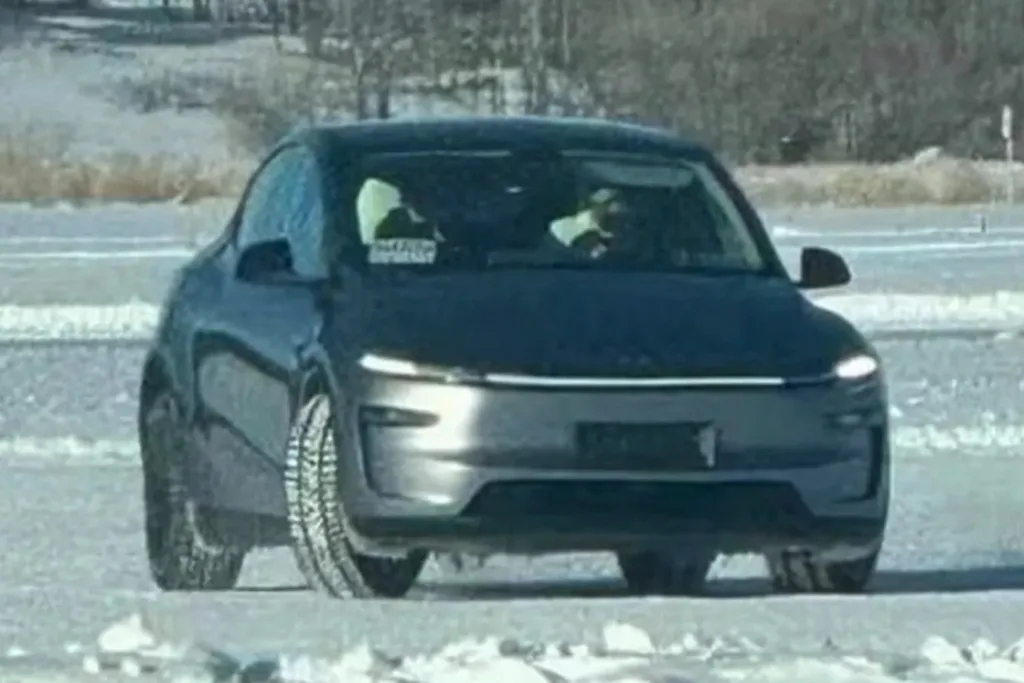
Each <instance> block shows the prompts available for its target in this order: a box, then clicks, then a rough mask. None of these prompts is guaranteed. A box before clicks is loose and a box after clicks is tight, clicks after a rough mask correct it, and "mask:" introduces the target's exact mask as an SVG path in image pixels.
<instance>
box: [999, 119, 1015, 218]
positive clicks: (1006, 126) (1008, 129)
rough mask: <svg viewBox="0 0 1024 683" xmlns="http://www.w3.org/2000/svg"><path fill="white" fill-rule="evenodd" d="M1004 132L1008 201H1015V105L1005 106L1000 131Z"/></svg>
mask: <svg viewBox="0 0 1024 683" xmlns="http://www.w3.org/2000/svg"><path fill="white" fill-rule="evenodd" d="M1000 132H1001V133H1002V134H1003V142H1005V143H1006V201H1007V203H1008V204H1013V203H1014V195H1015V194H1016V188H1015V187H1014V182H1013V107H1011V106H1010V105H1006V106H1004V107H1003V121H1002V128H1001V131H1000Z"/></svg>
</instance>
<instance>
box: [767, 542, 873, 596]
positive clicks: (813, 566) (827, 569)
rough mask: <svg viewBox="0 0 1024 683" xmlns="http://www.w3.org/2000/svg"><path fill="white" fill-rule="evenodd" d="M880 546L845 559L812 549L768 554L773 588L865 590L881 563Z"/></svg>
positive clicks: (787, 590)
mask: <svg viewBox="0 0 1024 683" xmlns="http://www.w3.org/2000/svg"><path fill="white" fill-rule="evenodd" d="M879 552H880V551H879V550H878V549H876V550H874V551H872V552H870V553H868V554H866V555H864V556H863V557H859V558H856V559H853V560H844V561H841V562H826V561H823V560H819V559H817V558H815V557H814V556H813V555H812V554H810V553H805V552H804V553H801V552H793V553H781V554H772V555H769V556H767V558H766V559H767V563H768V576H769V578H770V579H771V583H772V588H773V589H774V590H775V591H776V592H780V593H863V592H865V591H866V590H867V588H868V585H869V584H870V583H871V579H872V578H873V577H874V574H875V567H876V566H877V565H878V555H879Z"/></svg>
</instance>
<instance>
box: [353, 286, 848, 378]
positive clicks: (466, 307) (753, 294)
mask: <svg viewBox="0 0 1024 683" xmlns="http://www.w3.org/2000/svg"><path fill="white" fill-rule="evenodd" d="M356 298H357V300H358V301H359V302H360V303H359V304H357V305H356V308H355V310H350V311H349V313H354V314H355V315H356V316H357V317H358V318H360V320H358V321H354V322H357V328H356V329H360V330H362V331H363V334H364V338H363V340H362V341H363V343H362V348H363V350H364V351H371V352H374V353H377V354H381V355H387V356H393V357H397V358H402V359H405V360H411V361H415V362H420V363H424V364H430V365H437V366H444V367H458V368H465V369H467V370H473V371H487V372H506V373H522V374H534V375H544V376H604V377H609V376H610V377H645V376H666V375H686V376H705V377H709V376H716V377H722V376H727V377H742V376H771V377H793V376H800V375H808V374H816V373H822V372H827V371H828V370H829V369H830V368H831V366H832V364H833V363H834V362H835V361H836V360H837V359H838V357H839V354H840V353H841V352H842V351H843V350H844V347H849V346H850V345H851V344H852V343H855V339H856V338H857V335H856V332H854V331H853V329H852V327H850V326H849V324H847V323H846V322H845V321H843V320H842V319H840V318H838V317H836V316H834V315H831V314H829V313H827V312H825V311H822V310H820V309H818V308H816V307H814V306H813V305H812V304H811V303H810V302H808V301H807V300H806V299H805V298H804V297H803V295H802V294H801V293H800V292H799V291H798V290H797V289H796V288H795V287H794V286H793V285H792V284H791V283H789V282H788V281H785V280H782V279H777V278H764V277H757V276H722V275H716V276H707V275H689V274H636V273H607V272H603V273H602V272H580V271H569V272H555V273H551V272H546V273H537V272H497V273H482V274H481V273H473V274H461V275H433V276H429V277H421V278H415V279H414V280H411V281H408V282H405V283H402V284H394V283H389V284H381V283H378V284H375V285H372V286H370V287H368V288H367V290H366V291H365V292H363V295H362V296H359V297H356Z"/></svg>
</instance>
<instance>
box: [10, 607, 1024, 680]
mask: <svg viewBox="0 0 1024 683" xmlns="http://www.w3.org/2000/svg"><path fill="white" fill-rule="evenodd" d="M1021 650H1022V647H1021V645H1020V644H1019V643H1013V644H1010V645H1009V646H1005V647H1000V646H997V645H996V644H994V643H992V642H991V641H989V640H987V639H985V638H978V639H975V640H974V641H972V642H969V643H965V644H957V643H953V642H950V641H949V640H946V639H944V638H942V637H940V636H930V637H928V638H926V639H925V640H924V641H923V642H922V643H921V645H920V646H919V647H918V648H917V650H916V651H910V652H886V651H868V652H851V651H847V650H844V649H842V648H840V647H838V646H837V645H835V644H834V643H831V642H830V641H828V640H825V641H823V643H822V645H821V647H820V648H819V650H818V651H816V652H799V651H794V652H788V653H772V652H768V651H766V650H765V648H764V647H762V646H761V645H760V644H758V643H756V642H754V641H752V640H750V639H747V638H744V637H742V636H737V635H733V636H728V637H710V636H707V635H703V634H700V633H698V632H687V631H686V630H685V629H681V630H680V635H679V637H678V638H677V639H676V640H675V641H674V642H669V643H656V642H654V640H653V639H652V638H651V636H650V635H649V634H647V633H646V632H645V631H644V630H643V629H641V628H639V627H637V626H634V625H632V624H629V623H624V622H619V621H612V622H608V623H606V624H604V625H603V626H602V627H601V628H600V635H599V636H597V637H596V638H594V639H593V640H592V642H577V643H566V642H549V643H538V642H526V641H520V640H516V639H511V638H499V637H497V636H477V637H474V638H468V639H465V640H460V641H455V642H452V643H449V644H448V645H446V646H444V647H442V648H440V649H439V650H437V651H435V652H432V653H425V654H416V655H405V656H402V655H395V654H390V653H386V652H383V651H381V650H378V649H376V648H374V647H373V645H372V644H371V642H370V641H368V640H367V641H364V642H363V643H361V644H360V645H358V646H356V647H354V648H351V649H349V650H347V651H342V652H338V653H337V654H336V655H334V656H331V657H322V656H311V655H301V654H298V655H297V654H292V653H287V652H281V653H277V654H274V655H262V656H254V655H252V654H245V653H232V652H227V651H225V650H223V649H218V648H213V647H210V646H207V645H205V644H203V643H199V642H188V641H182V642H172V641H169V640H166V639H163V638H161V637H160V636H159V635H157V634H155V633H154V632H153V630H152V628H151V627H150V626H149V625H148V624H147V623H146V619H145V618H144V617H143V616H142V615H141V614H139V613H133V614H130V615H128V616H127V617H125V618H123V619H121V620H119V621H117V622H115V623H113V624H111V625H110V626H109V627H108V628H107V629H105V630H104V631H103V632H102V633H100V635H99V637H98V638H97V639H96V641H95V644H94V645H93V646H92V647H88V648H82V647H81V646H79V645H77V644H74V645H73V646H71V647H67V648H65V654H66V659H65V660H64V661H63V662H62V663H63V664H64V669H63V670H62V671H60V674H61V675H59V676H53V677H46V678H42V677H40V678H38V679H35V677H32V678H29V679H28V680H51V681H52V680H66V681H72V680H76V679H78V680H90V679H92V678H93V677H95V676H97V675H103V676H104V678H103V680H121V679H122V678H123V679H125V680H127V679H133V678H137V677H139V676H140V675H161V677H162V678H163V679H164V680H170V681H173V682H175V683H185V682H186V681H187V682H189V683H191V682H192V681H226V680H240V681H247V682H248V683H263V682H266V683H271V682H272V681H281V682H285V683H291V682H295V683H319V682H323V683H356V682H358V683H371V682H393V683H463V682H465V683H476V682H477V681H496V682H504V681H509V682H510V683H512V682H515V683H556V682H557V683H699V682H707V683H712V682H723V683H724V682H727V681H744V682H746V683H774V682H776V681H777V682H779V683H837V682H850V683H893V682H896V681H901V682H904V683H914V682H916V681H929V682H930V683H974V682H978V683H981V682H990V681H1001V682H1002V683H1013V682H1016V681H1024V657H1022V652H1021ZM35 657H36V655H34V654H33V653H32V652H30V651H26V650H24V649H22V648H20V647H12V648H11V649H9V650H8V653H7V657H6V661H4V660H3V659H0V679H2V680H7V671H6V670H8V669H10V670H11V672H12V673H13V672H17V673H18V674H19V675H18V680H26V678H24V677H23V672H24V670H25V669H26V668H27V667H26V666H25V664H26V663H27V662H31V661H32V660H33V659H34V658H35ZM76 659H77V661H78V666H77V668H78V670H79V671H80V672H81V674H82V675H80V676H78V677H75V676H74V675H73V669H72V668H71V665H72V663H73V662H74V661H75V660H76ZM13 660H18V662H17V664H15V663H14V661H13ZM50 664H51V667H52V666H53V662H51V663H50ZM54 668H56V667H54Z"/></svg>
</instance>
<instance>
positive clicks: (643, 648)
mask: <svg viewBox="0 0 1024 683" xmlns="http://www.w3.org/2000/svg"><path fill="white" fill-rule="evenodd" d="M602 641H603V643H602V644H603V645H604V651H605V652H606V653H614V654H632V655H649V654H654V652H655V651H656V648H655V647H654V643H653V641H651V637H650V636H649V635H647V633H646V632H645V631H643V630H642V629H639V628H637V627H636V626H633V625H632V624H623V623H619V622H613V623H611V624H608V625H607V626H605V627H604V631H603V633H602Z"/></svg>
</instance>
